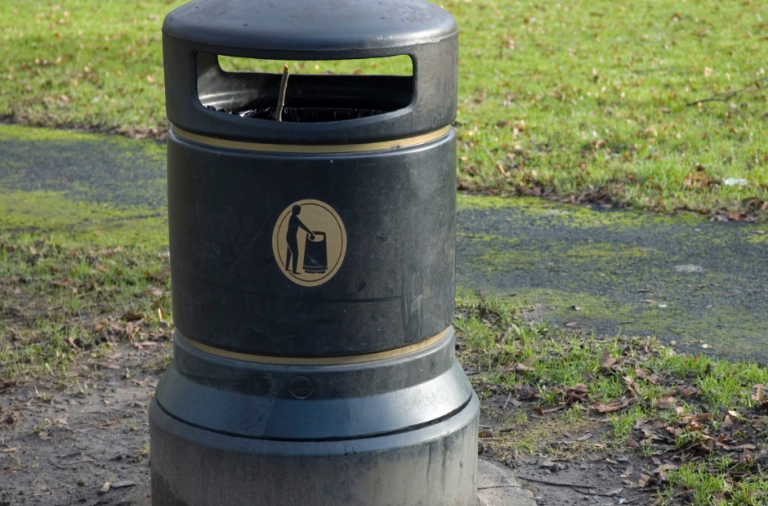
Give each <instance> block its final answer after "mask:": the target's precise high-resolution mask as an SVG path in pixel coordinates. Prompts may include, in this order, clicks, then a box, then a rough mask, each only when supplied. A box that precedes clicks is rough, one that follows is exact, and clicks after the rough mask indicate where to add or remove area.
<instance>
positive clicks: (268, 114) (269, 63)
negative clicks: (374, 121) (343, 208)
mask: <svg viewBox="0 0 768 506" xmlns="http://www.w3.org/2000/svg"><path fill="white" fill-rule="evenodd" d="M286 63H287V64H288V67H289V69H290V73H289V76H288V79H287V85H286V86H285V98H284V107H283V108H282V114H281V120H282V121H285V122H300V123H321V122H330V121H346V120H352V119H357V118H365V117H369V116H375V115H378V114H385V113H388V112H392V111H396V110H398V109H403V108H406V107H408V105H409V104H410V103H411V101H412V99H413V62H412V60H411V58H410V57H409V56H405V55H402V56H395V57H391V58H374V59H366V60H341V61H291V62H286ZM282 69H283V62H282V61H280V62H278V61H275V60H257V59H250V58H233V57H225V56H219V55H216V54H210V53H198V55H197V91H198V98H199V100H200V103H201V104H202V105H203V106H204V107H207V108H209V109H211V110H215V111H218V112H221V113H223V114H235V115H238V116H240V117H243V118H255V119H265V120H275V119H277V118H276V116H277V110H278V108H279V107H278V102H279V96H280V88H281V83H282V82H283V74H282V73H281V72H280V71H281V70H282Z"/></svg>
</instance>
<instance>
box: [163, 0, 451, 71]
mask: <svg viewBox="0 0 768 506" xmlns="http://www.w3.org/2000/svg"><path fill="white" fill-rule="evenodd" d="M163 31H164V33H166V34H167V35H170V36H171V37H176V38H179V39H184V40H188V41H191V42H198V43H202V44H207V45H212V46H219V47H221V48H225V47H226V48H243V49H250V50H254V51H259V53H260V54H261V55H262V56H261V57H262V58H278V59H280V58H282V59H294V60H301V59H306V60H309V59H317V58H318V54H317V53H318V52H332V53H335V54H334V56H333V58H368V57H371V51H374V52H376V55H375V56H378V55H379V54H380V51H382V50H385V51H386V50H389V51H392V50H394V51H393V54H399V53H398V52H397V50H399V49H403V48H406V47H409V46H413V45H417V44H425V43H433V42H437V41H439V40H441V39H444V38H446V37H451V36H454V35H456V33H457V28H456V23H455V21H454V19H453V17H452V16H451V15H450V14H449V13H447V12H446V11H444V10H443V9H441V8H440V7H438V6H436V5H433V4H431V3H429V2H426V1H424V0H395V1H393V0H328V1H321V0H196V1H194V2H190V3H188V4H185V5H183V6H181V7H179V8H178V9H176V10H174V11H173V12H171V13H170V14H169V15H168V17H166V19H165V23H164V25H163ZM389 51H387V52H389ZM277 53H279V54H277Z"/></svg>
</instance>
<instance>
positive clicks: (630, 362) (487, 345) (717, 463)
mask: <svg viewBox="0 0 768 506" xmlns="http://www.w3.org/2000/svg"><path fill="white" fill-rule="evenodd" d="M457 302H458V309H457V312H458V315H457V318H456V320H455V322H454V325H455V327H456V331H457V336H458V346H457V350H458V352H457V353H458V355H459V358H460V360H461V362H462V364H463V365H464V366H465V367H469V368H471V369H476V370H477V373H474V374H472V376H471V380H472V382H473V385H474V386H475V389H476V390H477V392H478V394H479V395H480V397H481V398H482V399H484V400H485V401H486V403H485V408H484V413H485V415H486V418H487V419H488V420H490V421H491V422H490V423H492V424H493V425H494V426H496V427H497V429H494V430H498V432H497V433H493V434H491V435H486V436H484V434H483V433H482V432H481V441H482V442H483V444H484V445H485V448H486V449H487V448H488V447H489V446H490V447H492V448H493V450H494V452H495V453H494V456H496V457H497V458H501V459H502V460H503V459H506V458H512V457H509V454H514V453H515V452H522V453H533V454H539V455H546V456H548V457H549V458H552V457H553V456H558V457H559V458H561V459H565V460H569V459H573V458H574V456H575V455H578V454H579V453H580V452H585V451H593V450H594V446H597V448H598V449H599V450H600V451H603V450H604V449H606V448H610V449H612V450H611V451H612V452H615V453H617V454H621V453H625V454H626V452H630V451H634V452H635V453H636V456H637V457H639V458H644V459H648V465H647V467H648V468H649V469H650V468H652V466H651V464H650V460H651V459H652V458H656V459H658V458H660V459H662V462H664V464H665V465H669V466H670V467H669V468H666V469H661V468H659V469H661V470H659V469H657V470H656V471H653V474H654V476H655V477H656V478H655V480H656V481H654V482H653V483H652V486H653V487H655V488H656V489H657V490H658V494H659V502H658V503H657V504H665V505H666V504H668V505H673V504H680V503H679V502H676V500H677V499H679V498H680V497H681V496H685V495H687V496H688V497H689V499H690V501H689V502H688V503H690V504H695V505H697V506H705V505H706V506H709V505H719V504H721V501H723V504H726V505H729V506H730V505H734V506H735V505H739V506H741V505H755V506H757V505H759V504H765V502H764V501H765V500H766V495H765V494H766V491H768V481H766V480H765V478H764V476H763V468H764V466H765V460H764V459H763V455H764V453H763V452H764V451H765V445H766V443H767V442H768V440H767V439H766V436H768V433H767V432H766V430H765V429H766V427H765V424H764V422H763V420H764V418H761V416H762V415H764V413H765V409H766V408H767V407H768V402H766V399H765V398H761V399H758V400H756V399H755V398H753V394H754V391H755V390H754V386H755V385H766V384H767V383H768V369H766V367H761V366H758V365H756V364H754V363H745V362H732V361H727V360H722V359H718V358H712V357H706V356H703V355H698V356H688V355H684V354H678V353H676V352H675V351H674V350H673V349H672V348H669V347H665V346H663V345H661V344H660V343H659V342H658V341H656V340H655V339H653V338H633V337H629V336H615V337H613V338H607V339H598V338H596V337H595V336H592V335H583V334H581V333H578V332H572V331H568V330H563V329H558V328H555V327H552V326H550V325H548V324H546V323H531V322H526V321H525V320H524V319H523V318H522V313H521V312H522V311H525V309H526V308H524V307H519V306H518V305H516V304H514V303H511V302H510V301H508V300H505V299H490V300H488V299H485V298H480V297H478V296H475V295H472V294H467V293H463V294H461V295H460V297H459V299H458V301H457ZM609 359H610V360H609ZM470 372H473V371H471V370H470ZM579 385H581V387H580V388H581V389H582V390H583V391H584V392H586V396H585V397H584V398H583V399H581V400H577V399H574V398H569V393H568V392H569V389H574V388H579ZM523 392H527V394H525V396H524V397H525V398H526V399H529V400H527V401H526V403H528V404H527V405H526V403H523V404H522V405H521V404H520V403H519V402H517V403H516V404H514V405H515V408H512V412H511V413H510V412H509V410H505V409H499V408H498V407H496V408H492V407H491V406H493V405H494V404H493V402H492V401H493V399H494V398H497V399H499V398H500V399H504V398H505V397H507V396H509V398H510V399H513V398H514V399H518V398H523V394H522V393H523ZM531 392H533V394H532V393H531ZM531 397H532V398H533V400H530V399H531ZM670 397H672V398H673V403H672V405H671V406H670V405H666V404H664V403H665V402H667V403H668V401H669V399H670ZM621 400H631V402H629V403H628V404H627V406H626V407H624V408H622V409H620V410H618V411H616V412H609V413H607V414H606V421H607V422H608V427H609V430H608V432H607V433H604V434H603V436H602V438H601V439H600V440H599V441H600V442H599V443H598V444H597V445H593V444H592V443H587V442H581V443H578V442H572V443H571V445H570V447H568V448H566V449H563V448H562V445H553V444H552V443H553V442H554V441H557V440H558V439H560V438H562V437H563V436H562V434H564V433H565V432H566V431H567V432H568V433H570V434H571V435H573V434H579V433H581V432H583V431H585V430H589V431H593V432H599V427H596V426H595V421H596V419H595V417H596V416H600V415H599V414H598V412H597V411H596V409H597V408H599V407H600V406H601V405H605V404H610V403H612V402H615V401H621ZM530 403H533V404H534V405H538V407H539V408H541V409H542V411H539V414H540V415H543V416H538V417H536V419H533V420H532V419H531V418H530V417H528V416H527V415H526V409H530ZM558 406H559V407H560V408H561V410H560V411H558V412H552V411H551V409H552V408H554V407H558ZM505 407H506V406H505ZM672 408H676V409H672ZM729 410H730V411H729ZM734 413H735V414H734ZM727 416H728V417H727ZM692 420H696V421H695V422H693V421H692ZM659 422H660V423H661V424H662V425H661V427H662V428H661V429H660V430H661V431H662V432H661V435H662V436H663V435H664V434H665V432H664V431H665V430H677V429H679V432H678V433H677V434H676V435H675V436H674V437H672V439H671V440H669V442H668V443H665V440H664V438H663V437H662V438H661V439H659V440H657V439H651V438H647V439H644V436H643V435H642V433H641V432H640V430H638V426H643V427H645V428H648V427H653V425H652V423H659ZM598 425H599V424H598ZM726 425H728V427H726ZM664 427H666V429H665V428H664ZM633 431H634V432H633ZM630 437H632V438H633V439H632V441H633V443H632V445H631V448H634V450H632V449H630ZM714 438H718V441H723V442H724V443H725V444H726V445H733V446H735V445H739V444H743V443H750V444H754V445H755V446H756V448H755V447H753V448H752V450H753V451H752V453H749V452H747V453H746V454H744V453H742V454H739V453H729V450H728V448H724V447H723V448H721V447H718V446H717V445H714V446H713V447H712V448H710V447H709V446H707V445H708V444H712V441H713V439H714ZM706 448H709V450H706ZM686 452H688V455H689V457H687V458H690V456H691V455H694V456H695V455H701V454H702V453H704V454H705V458H701V457H695V458H694V460H695V462H685V461H682V462H681V461H680V460H676V459H678V458H680V455H681V454H686ZM691 452H692V453H691ZM697 452H699V453H697ZM672 462H675V463H676V464H674V465H673V464H672ZM643 465H644V466H645V465H646V464H643ZM655 465H659V462H658V461H657V462H656V464H655ZM675 466H677V467H676V468H675ZM647 472H648V473H651V471H647ZM688 503H685V504H688Z"/></svg>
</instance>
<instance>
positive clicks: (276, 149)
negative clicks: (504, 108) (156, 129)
mask: <svg viewBox="0 0 768 506" xmlns="http://www.w3.org/2000/svg"><path fill="white" fill-rule="evenodd" d="M171 129H172V130H173V132H174V133H175V134H176V135H178V136H179V137H181V138H182V139H185V140H188V141H192V142H197V143H199V144H206V145H208V146H216V147H219V148H229V149H242V150H246V151H264V152H269V153H354V152H360V151H380V150H384V149H395V148H407V147H411V146H418V145H419V144H426V143H427V142H430V141H433V140H435V139H439V138H440V137H442V136H444V135H445V134H447V133H448V132H450V130H451V127H450V125H449V126H446V127H443V128H441V129H439V130H435V131H433V132H429V133H426V134H422V135H416V136H414V137H407V138H405V139H396V140H393V141H382V142H369V143H365V144H334V145H330V144H329V145H324V144H318V145H310V144H267V143H260V142H245V141H233V140H229V139H217V138H216V137H208V136H205V135H199V134H195V133H192V132H187V131H186V130H184V129H181V128H179V127H177V126H173V127H171Z"/></svg>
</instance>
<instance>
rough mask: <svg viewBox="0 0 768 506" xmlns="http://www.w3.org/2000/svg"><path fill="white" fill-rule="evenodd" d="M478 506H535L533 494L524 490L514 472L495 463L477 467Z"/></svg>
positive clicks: (481, 463)
mask: <svg viewBox="0 0 768 506" xmlns="http://www.w3.org/2000/svg"><path fill="white" fill-rule="evenodd" d="M477 499H478V506H535V505H536V501H535V500H534V499H533V492H531V491H530V490H528V489H525V488H522V487H521V486H520V484H519V483H518V482H517V480H516V479H515V476H514V475H513V474H512V472H511V471H510V470H509V469H507V468H506V467H502V466H501V465H499V464H496V463H495V462H490V461H487V460H481V461H479V462H478V465H477Z"/></svg>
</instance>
